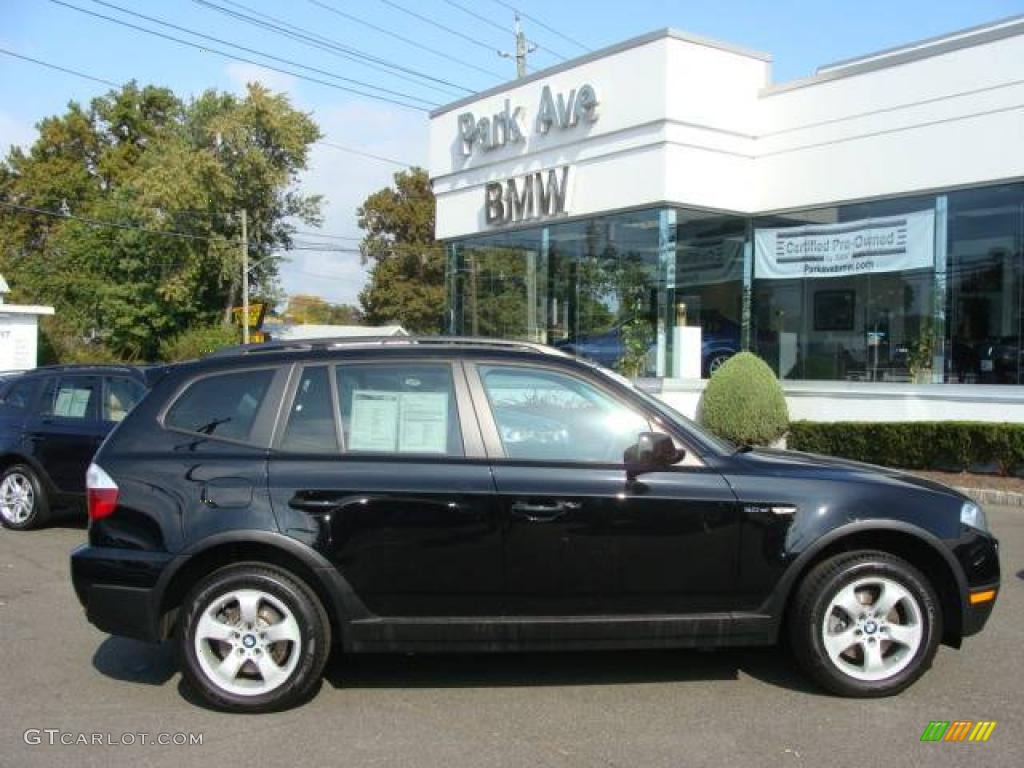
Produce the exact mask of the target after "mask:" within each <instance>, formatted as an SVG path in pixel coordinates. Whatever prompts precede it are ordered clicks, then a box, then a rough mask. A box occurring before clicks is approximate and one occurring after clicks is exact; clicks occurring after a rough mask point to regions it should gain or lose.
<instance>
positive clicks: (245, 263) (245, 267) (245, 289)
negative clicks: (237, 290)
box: [241, 208, 249, 344]
mask: <svg viewBox="0 0 1024 768" xmlns="http://www.w3.org/2000/svg"><path fill="white" fill-rule="evenodd" d="M241 216H242V343H243V344H248V343H249V229H248V225H249V221H248V216H247V214H246V211H245V209H244V208H243V209H242V212H241Z"/></svg>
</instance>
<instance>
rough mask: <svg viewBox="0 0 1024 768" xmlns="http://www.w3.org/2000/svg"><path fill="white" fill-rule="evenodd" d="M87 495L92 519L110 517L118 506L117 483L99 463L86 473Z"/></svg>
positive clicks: (90, 466) (92, 465) (90, 467)
mask: <svg viewBox="0 0 1024 768" xmlns="http://www.w3.org/2000/svg"><path fill="white" fill-rule="evenodd" d="M85 497H86V502H87V503H88V507H89V519H90V520H102V519H103V518H104V517H109V516H110V515H111V514H112V513H113V512H114V509H115V508H116V507H117V483H115V482H114V481H113V479H112V478H111V477H110V475H108V474H107V473H106V472H104V471H103V469H102V468H101V467H100V466H99V465H98V464H90V465H89V469H88V471H87V472H86V473H85Z"/></svg>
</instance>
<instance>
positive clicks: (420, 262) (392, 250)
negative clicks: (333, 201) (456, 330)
mask: <svg viewBox="0 0 1024 768" xmlns="http://www.w3.org/2000/svg"><path fill="white" fill-rule="evenodd" d="M358 213H359V226H360V227H361V228H362V229H364V230H365V231H366V237H365V238H363V242H362V244H361V245H360V250H361V252H362V254H363V261H364V263H365V262H372V263H373V266H372V267H371V269H370V281H369V284H368V285H367V286H366V288H364V289H363V291H362V293H360V294H359V303H360V305H361V306H362V309H363V317H364V319H365V321H366V323H367V324H368V325H386V324H389V323H398V324H400V325H401V326H403V327H404V328H405V329H406V330H408V331H411V332H413V333H428V334H433V333H440V332H441V330H442V328H443V326H444V306H445V292H444V273H445V256H444V248H443V247H442V246H441V245H440V244H439V243H437V242H435V241H434V192H433V190H432V189H431V188H430V179H429V178H428V177H427V172H426V171H424V170H423V169H422V168H413V169H412V170H409V171H400V172H398V173H396V174H395V184H394V186H393V187H388V188H385V189H382V190H379V191H377V192H374V193H373V194H372V195H370V196H369V197H368V198H366V200H365V202H364V203H363V205H362V206H361V207H360V208H359V211H358Z"/></svg>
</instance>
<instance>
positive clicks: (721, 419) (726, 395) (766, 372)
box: [701, 352, 789, 445]
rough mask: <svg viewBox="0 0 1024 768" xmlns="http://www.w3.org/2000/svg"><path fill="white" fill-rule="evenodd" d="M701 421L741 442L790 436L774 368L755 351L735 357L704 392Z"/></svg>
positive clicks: (717, 431)
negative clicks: (787, 432) (787, 433)
mask: <svg viewBox="0 0 1024 768" xmlns="http://www.w3.org/2000/svg"><path fill="white" fill-rule="evenodd" d="M701 422H702V423H703V424H704V426H706V427H707V428H708V429H710V430H711V431H712V432H714V433H715V434H716V435H720V436H721V437H724V438H727V439H729V440H732V441H734V442H737V443H752V444H755V445H765V444H767V443H771V442H773V441H775V440H778V439H779V438H780V437H782V435H784V434H785V433H786V427H787V426H788V424H789V412H788V410H787V409H786V398H785V396H784V395H783V394H782V387H781V386H779V380H778V379H776V378H775V374H774V373H773V372H772V369H771V368H769V367H768V365H767V364H766V363H765V362H764V360H762V359H761V358H759V357H758V356H757V355H755V354H753V353H752V352H740V353H739V354H737V355H733V356H732V357H731V358H729V360H727V361H726V363H725V364H724V365H723V366H722V367H721V368H719V369H718V370H717V371H716V372H715V374H714V375H713V376H712V377H711V380H710V381H709V382H708V384H707V387H706V388H705V389H704V398H703V400H702V403H701Z"/></svg>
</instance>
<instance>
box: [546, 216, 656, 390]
mask: <svg viewBox="0 0 1024 768" xmlns="http://www.w3.org/2000/svg"><path fill="white" fill-rule="evenodd" d="M660 221H661V218H660V214H659V212H658V211H657V210H647V211H634V212H630V213H622V214H616V215H614V216H603V217H599V218H594V219H587V220H583V221H574V222H567V223H565V224H557V225H554V226H552V227H551V228H550V246H549V248H550V250H549V259H550V261H549V264H550V270H551V284H552V286H554V287H555V290H554V291H553V293H552V297H551V299H552V300H551V302H550V307H549V309H550V318H551V333H550V341H549V343H553V344H555V345H556V346H562V347H564V348H565V349H566V350H567V351H571V352H574V353H576V354H579V355H581V356H582V357H586V358H589V359H591V360H594V361H596V362H598V363H600V364H601V365H604V366H607V367H609V368H614V369H616V370H619V371H621V372H623V373H626V374H627V375H630V376H643V375H653V373H654V370H655V366H656V359H655V358H656V331H657V321H658V286H659V279H658V274H659V259H658V253H659V244H660V235H659V226H660Z"/></svg>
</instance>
